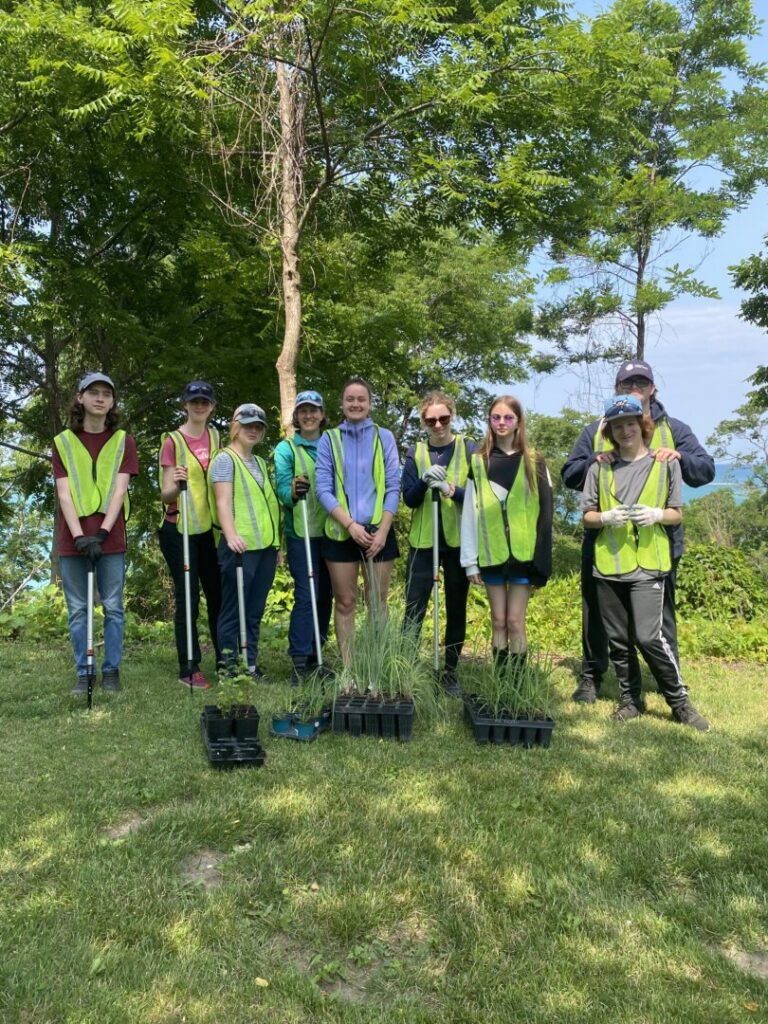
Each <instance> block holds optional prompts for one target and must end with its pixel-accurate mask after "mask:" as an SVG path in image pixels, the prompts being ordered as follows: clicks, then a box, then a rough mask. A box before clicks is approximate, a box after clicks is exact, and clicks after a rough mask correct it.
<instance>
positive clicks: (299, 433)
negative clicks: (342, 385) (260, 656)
mask: <svg viewBox="0 0 768 1024" xmlns="http://www.w3.org/2000/svg"><path fill="white" fill-rule="evenodd" d="M327 424H328V420H327V419H326V418H325V406H324V403H323V397H322V395H321V394H320V393H319V392H317V391H301V392H299V394H298V395H297V396H296V405H295V408H294V410H293V427H294V430H295V431H296V433H295V434H294V435H293V437H292V438H287V439H285V440H283V441H281V442H280V443H279V444H278V445H277V447H276V448H275V488H276V490H277V496H278V498H279V499H280V503H281V504H282V506H283V509H284V510H285V511H284V515H285V541H286V547H287V549H288V568H289V569H290V571H291V576H293V608H292V610H291V618H290V622H289V625H288V654H289V655H290V657H291V659H292V661H293V671H292V674H291V681H292V682H293V683H298V682H299V681H300V680H301V679H302V678H303V677H304V676H305V675H307V673H308V672H313V671H315V670H316V668H317V655H318V652H317V650H316V649H315V628H314V621H313V618H312V595H311V593H310V589H309V587H310V580H309V566H308V565H307V551H306V543H305V539H304V516H303V514H302V506H301V502H302V501H304V502H306V508H307V522H308V524H309V538H310V540H309V544H310V550H311V555H312V573H313V585H314V589H315V600H316V602H317V618H318V626H319V631H320V643H321V644H324V643H325V641H326V639H327V638H328V628H329V626H330V621H331V606H332V603H333V595H332V593H331V578H330V576H329V575H328V567H327V566H326V564H325V561H324V559H323V557H322V555H321V553H320V546H321V539H322V537H323V533H324V528H325V516H326V514H325V509H324V508H323V506H322V505H321V504H320V502H319V501H318V500H317V488H316V485H315V461H316V459H317V445H318V442H319V441H320V435H321V433H322V431H323V428H324V427H326V426H327Z"/></svg>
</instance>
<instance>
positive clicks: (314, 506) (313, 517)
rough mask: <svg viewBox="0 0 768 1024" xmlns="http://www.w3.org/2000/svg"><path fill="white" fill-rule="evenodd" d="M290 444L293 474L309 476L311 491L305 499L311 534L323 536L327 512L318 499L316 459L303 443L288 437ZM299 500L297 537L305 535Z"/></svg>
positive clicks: (296, 525)
mask: <svg viewBox="0 0 768 1024" xmlns="http://www.w3.org/2000/svg"><path fill="white" fill-rule="evenodd" d="M288 444H289V445H290V446H291V448H292V449H293V475H294V476H299V475H301V476H306V477H308V478H309V491H308V492H307V496H306V498H304V499H303V500H304V501H305V502H306V503H307V522H308V523H309V536H310V537H322V535H323V531H324V529H325V520H326V517H327V514H328V513H327V512H326V511H325V509H324V508H323V506H322V505H321V504H320V502H319V501H318V500H317V485H316V483H315V460H314V459H313V458H312V456H311V455H309V454H308V452H307V451H306V450H305V449H304V446H303V445H300V444H295V443H294V441H293V438H290V437H289V438H288ZM300 505H301V501H298V502H297V503H296V504H295V505H294V506H293V513H294V514H293V531H294V533H295V534H296V536H297V537H303V536H304V516H303V514H302V511H301V509H300V508H299V506H300Z"/></svg>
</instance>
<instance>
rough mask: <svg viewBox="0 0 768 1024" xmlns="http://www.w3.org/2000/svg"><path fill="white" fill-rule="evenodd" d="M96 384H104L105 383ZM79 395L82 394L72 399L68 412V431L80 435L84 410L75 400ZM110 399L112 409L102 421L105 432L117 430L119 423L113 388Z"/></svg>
mask: <svg viewBox="0 0 768 1024" xmlns="http://www.w3.org/2000/svg"><path fill="white" fill-rule="evenodd" d="M96 383H103V384H106V381H101V382H96ZM106 386H107V387H109V384H106ZM87 390H88V389H87V388H86V391H87ZM80 394H82V392H81V391H78V392H77V393H76V394H75V397H74V398H73V399H72V404H71V405H70V407H69V412H68V416H69V429H70V430H71V431H72V433H73V434H82V432H83V424H84V423H85V409H84V408H83V405H82V403H81V402H78V400H77V396H78V395H80ZM112 397H113V398H114V402H113V403H112V408H111V409H110V410H109V412H108V413H107V415H106V418H105V420H104V429H105V430H115V429H116V428H117V425H118V423H119V422H120V410H119V409H118V408H117V392H116V391H115V390H114V388H113V389H112Z"/></svg>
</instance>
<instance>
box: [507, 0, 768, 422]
mask: <svg viewBox="0 0 768 1024" xmlns="http://www.w3.org/2000/svg"><path fill="white" fill-rule="evenodd" d="M724 2H726V0H724ZM578 6H579V7H581V8H582V9H584V10H587V9H588V7H589V5H588V4H587V3H584V2H582V3H580V4H579V5H578ZM603 6H605V5H604V4H599V3H595V5H594V8H595V9H598V8H600V7H603ZM753 8H754V10H755V12H756V14H757V16H758V17H759V18H761V19H764V20H766V21H768V0H755V2H754V3H753ZM750 51H751V54H752V57H753V59H755V60H759V61H766V62H768V39H767V38H766V35H765V33H763V35H762V36H761V37H760V38H759V39H756V40H753V41H752V43H751V45H750ZM766 234H768V190H766V189H762V190H761V191H760V193H759V194H758V195H756V196H755V198H754V199H753V201H752V202H751V203H750V205H749V207H748V208H746V209H745V210H742V211H740V212H739V213H737V214H734V215H733V216H732V218H731V220H730V221H729V223H728V225H727V227H726V230H725V232H724V234H723V235H722V236H721V237H720V238H718V239H714V240H706V241H705V240H703V239H690V240H688V241H686V242H684V243H683V244H682V245H681V247H680V248H679V249H678V250H677V251H676V252H675V253H674V255H672V256H671V257H670V259H669V262H670V263H672V262H679V263H680V264H681V265H682V266H694V267H698V270H697V276H699V277H700V278H701V279H703V280H704V281H706V283H707V284H711V285H714V286H715V287H716V288H717V289H718V291H719V293H720V295H721V299H720V301H713V300H710V299H690V298H686V299H682V300H678V301H677V302H674V303H672V304H670V305H669V306H667V307H666V309H665V310H664V311H663V313H662V315H661V316H660V318H659V320H658V322H657V323H656V324H655V325H654V327H653V328H652V329H651V332H650V336H649V340H648V343H647V346H646V359H647V360H648V362H649V363H650V364H651V365H652V366H653V369H654V374H655V377H656V383H657V387H658V391H659V397H660V398H661V400H662V402H663V403H664V405H665V406H666V408H667V410H668V411H669V413H670V414H671V415H672V416H676V417H677V418H678V419H681V420H684V421H685V422H686V423H688V424H689V425H690V426H691V428H692V429H693V431H694V433H695V434H696V435H697V436H698V438H699V440H700V441H702V442H703V441H704V440H705V439H706V437H707V436H708V435H709V434H710V433H711V432H712V430H713V429H714V428H715V426H716V425H717V424H718V423H719V422H720V421H721V420H723V419H725V418H727V417H729V416H730V415H731V413H732V412H733V410H734V409H735V408H736V407H737V406H739V405H740V404H741V403H742V402H743V401H744V398H745V395H746V393H747V390H748V389H749V384H748V382H747V378H748V377H749V375H750V374H751V373H753V372H754V370H755V368H756V367H757V366H758V365H760V364H768V334H767V333H766V332H765V331H764V330H762V329H759V328H756V327H753V326H752V325H751V324H748V323H746V322H744V321H743V320H741V319H740V318H739V306H740V303H741V301H742V300H743V299H744V298H746V295H745V294H744V293H740V292H738V291H737V290H736V289H734V287H733V284H732V281H731V278H730V275H729V272H728V267H729V266H731V265H733V264H734V263H737V262H738V261H739V260H741V259H743V258H744V257H746V256H749V255H751V254H752V253H756V252H759V251H760V250H761V249H763V250H768V246H766V244H765V242H764V237H765V235H766ZM612 377H613V375H612V373H611V372H610V371H609V370H605V371H601V372H597V371H594V370H593V371H591V373H590V376H585V375H584V374H583V373H580V372H573V371H571V372H564V373H560V374H552V375H547V376H542V377H537V378H533V379H531V380H530V381H528V382H527V383H521V384H517V385H516V386H515V393H516V394H517V395H518V396H519V397H520V399H521V400H522V402H523V404H524V405H525V407H526V408H528V409H532V410H535V411H536V412H541V413H548V414H555V413H558V412H559V411H560V409H561V408H562V407H563V406H565V405H570V406H572V407H574V408H577V409H587V410H589V411H592V412H595V413H598V412H600V411H602V403H603V400H604V399H605V398H607V397H610V395H611V394H612V392H613V388H612Z"/></svg>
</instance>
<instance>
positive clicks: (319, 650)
mask: <svg viewBox="0 0 768 1024" xmlns="http://www.w3.org/2000/svg"><path fill="white" fill-rule="evenodd" d="M299 503H300V505H301V517H302V522H303V524H304V551H305V554H306V558H307V574H308V576H309V597H310V601H311V602H312V625H313V626H314V629H315V654H316V657H317V667H318V668H322V667H323V647H322V644H321V642H320V620H319V618H318V616H317V595H316V594H315V568H314V565H313V563H312V543H311V540H310V536H309V514H308V513H307V495H306V493H304V494H300V495H299Z"/></svg>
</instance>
